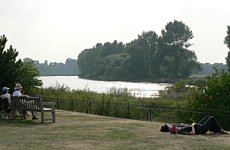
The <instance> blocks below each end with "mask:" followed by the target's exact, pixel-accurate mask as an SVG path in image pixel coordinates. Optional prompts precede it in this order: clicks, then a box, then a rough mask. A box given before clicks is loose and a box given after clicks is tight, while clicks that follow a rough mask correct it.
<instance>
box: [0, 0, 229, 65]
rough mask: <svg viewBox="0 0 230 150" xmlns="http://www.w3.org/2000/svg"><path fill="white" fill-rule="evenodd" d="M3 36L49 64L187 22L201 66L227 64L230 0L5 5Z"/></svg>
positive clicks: (39, 0) (47, 0)
mask: <svg viewBox="0 0 230 150" xmlns="http://www.w3.org/2000/svg"><path fill="white" fill-rule="evenodd" d="M0 6H1V9H0V35H2V34H5V35H6V37H7V38H8V42H7V43H8V44H7V48H8V47H9V45H13V47H14V48H16V49H17V51H18V52H19V58H25V57H29V58H32V59H34V60H39V61H40V62H44V60H48V61H49V62H64V61H65V60H66V58H74V59H77V56H78V54H79V53H80V52H81V51H82V50H84V49H86V48H92V47H93V46H94V45H96V43H104V42H113V41H114V40H117V41H118V42H123V43H128V42H130V41H132V40H134V39H137V36H138V35H140V34H142V32H143V31H155V32H156V33H157V34H158V35H160V32H161V30H162V29H164V27H165V25H166V24H167V23H168V22H171V21H173V20H174V19H175V20H178V21H183V22H184V23H185V24H186V25H188V26H189V27H190V29H191V30H192V31H193V34H194V38H193V40H192V41H191V42H192V43H193V44H194V45H193V46H192V47H190V49H191V50H194V51H195V53H196V55H197V57H198V61H199V62H202V63H204V62H210V63H216V62H217V63H225V57H226V56H227V52H228V48H227V47H226V45H224V43H223V40H224V37H225V36H226V31H227V25H230V9H229V6H230V1H229V0H0Z"/></svg>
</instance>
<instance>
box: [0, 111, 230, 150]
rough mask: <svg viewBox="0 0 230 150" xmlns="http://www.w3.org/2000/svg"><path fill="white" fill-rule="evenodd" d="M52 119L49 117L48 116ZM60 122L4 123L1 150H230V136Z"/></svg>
mask: <svg viewBox="0 0 230 150" xmlns="http://www.w3.org/2000/svg"><path fill="white" fill-rule="evenodd" d="M47 115H48V114H47ZM56 115H57V122H56V123H49V122H46V123H44V124H40V120H36V121H32V120H31V119H30V118H29V119H27V120H20V119H17V120H14V121H13V120H0V129H1V131H0V149H1V150H53V149H54V150H63V149H66V150H76V149H80V150H120V149H122V150H131V149H132V150H142V149H153V150H155V149H156V150H157V149H163V150H166V149H167V150H168V149H202V150H204V149H208V150H209V149H213V150H214V149H219V150H222V149H226V150H227V149H230V135H219V134H207V135H179V134H176V135H173V134H170V133H162V132H159V129H160V126H161V125H163V123H159V122H145V121H137V120H129V119H119V118H112V117H104V116H96V115H90V114H83V113H77V112H68V111H61V110H58V111H57V114H56Z"/></svg>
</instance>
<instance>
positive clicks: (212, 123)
mask: <svg viewBox="0 0 230 150" xmlns="http://www.w3.org/2000/svg"><path fill="white" fill-rule="evenodd" d="M174 128H175V129H174ZM160 131H162V132H171V133H179V134H206V133H207V132H208V131H210V132H213V133H220V134H228V132H226V131H225V130H224V129H223V128H222V127H221V126H220V124H219V122H218V121H217V120H216V118H215V117H214V116H210V115H207V116H205V117H204V118H203V119H201V121H200V122H199V123H193V124H192V125H182V124H176V125H169V124H165V125H164V126H162V127H161V130H160Z"/></svg>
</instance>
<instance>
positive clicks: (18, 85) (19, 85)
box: [13, 84, 38, 120]
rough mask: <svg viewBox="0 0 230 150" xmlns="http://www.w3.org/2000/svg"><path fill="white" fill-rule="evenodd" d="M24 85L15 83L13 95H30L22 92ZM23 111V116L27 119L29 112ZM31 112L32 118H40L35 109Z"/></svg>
mask: <svg viewBox="0 0 230 150" xmlns="http://www.w3.org/2000/svg"><path fill="white" fill-rule="evenodd" d="M22 88H23V87H22V86H21V84H16V85H15V88H14V90H15V91H14V92H13V96H17V97H29V96H28V95H23V94H22V93H21V90H22ZM22 113H23V117H24V119H26V117H27V112H22ZM31 114H32V116H33V117H32V119H33V120H34V119H38V117H36V116H35V113H34V112H33V111H31Z"/></svg>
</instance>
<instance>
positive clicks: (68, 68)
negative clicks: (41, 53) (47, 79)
mask: <svg viewBox="0 0 230 150" xmlns="http://www.w3.org/2000/svg"><path fill="white" fill-rule="evenodd" d="M23 61H24V62H26V61H27V62H28V61H29V62H31V61H32V62H33V64H34V65H35V67H36V68H37V69H38V71H39V75H40V76H76V75H78V74H79V69H78V65H77V60H75V59H71V58H67V59H66V61H65V63H57V62H50V63H48V61H45V62H44V63H39V61H35V60H32V59H30V58H25V59H23Z"/></svg>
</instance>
